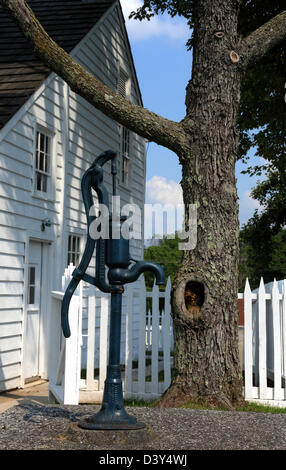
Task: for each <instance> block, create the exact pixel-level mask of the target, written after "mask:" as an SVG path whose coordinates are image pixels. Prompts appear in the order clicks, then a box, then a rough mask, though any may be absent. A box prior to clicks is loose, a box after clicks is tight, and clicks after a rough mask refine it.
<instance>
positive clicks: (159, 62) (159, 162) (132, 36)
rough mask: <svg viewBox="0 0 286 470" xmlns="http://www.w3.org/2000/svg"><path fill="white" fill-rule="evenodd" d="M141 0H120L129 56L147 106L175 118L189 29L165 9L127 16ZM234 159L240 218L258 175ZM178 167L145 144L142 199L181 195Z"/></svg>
mask: <svg viewBox="0 0 286 470" xmlns="http://www.w3.org/2000/svg"><path fill="white" fill-rule="evenodd" d="M140 4H141V0H121V5H122V8H123V12H124V15H125V21H126V27H127V31H128V36H129V40H130V44H131V49H132V53H133V59H134V62H135V67H136V71H137V76H138V80H139V85H140V88H141V93H142V98H143V104H144V106H145V107H146V108H148V109H150V110H151V111H154V112H156V113H158V114H161V115H162V116H164V117H166V118H168V119H172V120H175V121H179V120H181V119H182V118H183V117H184V115H185V88H186V85H187V83H188V80H189V79H190V76H191V67H192V53H191V52H189V51H187V48H186V46H185V44H186V41H187V39H188V37H189V30H188V27H187V24H186V21H185V20H184V19H181V18H178V19H172V18H171V17H169V16H168V15H163V16H160V17H155V18H154V19H152V20H151V21H149V22H148V21H142V22H139V21H135V20H129V19H128V14H129V13H130V12H131V11H132V10H135V9H137V7H138V6H140ZM245 168H246V166H245V165H243V164H242V163H241V162H238V163H237V167H236V177H237V188H238V196H239V218H240V223H241V224H243V223H245V222H246V221H247V220H248V218H249V217H251V215H252V214H253V211H254V209H255V208H256V207H258V204H257V202H256V201H254V200H253V199H252V198H251V197H250V191H251V188H252V187H254V186H255V184H256V180H257V178H256V177H252V178H250V177H249V176H248V175H242V174H241V170H242V169H245ZM180 179H181V167H180V165H179V163H178V159H177V156H176V155H175V154H174V153H172V152H171V151H169V150H167V149H165V148H163V147H160V146H158V145H156V144H154V143H150V144H148V147H147V174H146V180H147V184H146V202H147V203H156V202H159V203H164V201H165V200H166V201H167V200H168V197H170V194H173V195H174V197H175V199H176V198H177V199H178V200H179V199H180V192H181V189H180V186H179V182H180Z"/></svg>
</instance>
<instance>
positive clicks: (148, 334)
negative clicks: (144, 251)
mask: <svg viewBox="0 0 286 470" xmlns="http://www.w3.org/2000/svg"><path fill="white" fill-rule="evenodd" d="M72 271H73V267H72V266H70V267H69V268H68V269H67V270H66V272H65V275H64V276H63V282H62V291H61V292H52V298H53V301H54V304H53V305H54V309H58V315H60V306H61V299H62V297H63V294H64V289H65V287H66V285H67V283H68V281H69V279H70V276H71V273H72ZM279 289H280V290H279ZM86 296H87V303H88V307H87V311H88V316H87V334H83V328H82V324H83V322H82V317H83V300H82V298H83V288H82V286H81V287H80V288H79V289H78V290H77V291H76V293H75V295H74V297H73V300H72V302H71V306H70V313H69V318H70V324H71V331H72V334H71V337H70V338H68V339H65V338H63V336H61V339H60V341H59V348H58V353H57V354H56V352H55V351H56V348H54V351H53V357H54V361H52V362H53V364H52V372H51V374H50V396H51V397H52V398H55V399H56V400H57V401H59V402H60V403H65V404H78V403H87V402H94V403H96V402H98V403H101V401H102V396H103V388H104V381H105V377H106V366H107V359H108V340H109V335H108V325H109V309H110V297H109V294H103V293H101V292H100V291H98V290H97V289H95V288H94V287H93V286H91V287H89V288H88V289H87V290H86ZM170 296H171V282H170V279H168V282H167V285H166V289H165V291H161V290H159V288H158V286H156V285H154V286H153V289H152V291H147V290H146V287H145V282H144V278H143V276H142V277H141V278H140V279H139V280H138V281H137V283H134V284H129V285H126V286H125V293H124V297H125V303H123V305H124V309H123V310H124V311H123V317H124V318H123V320H124V321H123V322H122V325H123V333H124V334H123V337H124V338H123V343H122V348H121V349H123V355H122V358H123V359H122V366H123V370H122V380H123V393H124V397H125V398H132V397H135V398H139V399H144V400H152V399H154V398H157V397H159V396H160V395H161V394H162V393H163V392H164V391H165V390H166V389H167V388H168V387H169V385H170V383H171V368H172V359H173V358H172V350H173V329H172V319H171V302H170ZM136 297H137V303H138V305H139V306H140V309H139V315H138V318H137V320H139V321H138V324H137V326H136V328H135V329H134V317H135V315H134V299H136ZM148 299H150V300H148ZM238 299H243V300H244V344H243V364H242V369H243V375H244V396H245V399H246V400H248V401H256V402H260V403H268V404H270V405H276V406H283V407H284V406H286V388H285V381H286V380H285V378H286V280H283V281H279V282H278V283H277V281H275V280H274V282H273V283H269V284H266V285H264V282H263V279H261V282H260V286H259V289H256V290H255V291H253V292H252V291H251V288H250V285H249V282H248V280H246V284H245V290H244V293H239V294H238ZM149 303H150V304H151V305H148V304H149ZM161 303H163V306H162V305H161ZM147 307H148V308H147ZM96 310H97V315H95V312H96ZM55 314H56V312H55ZM96 318H99V325H98V326H97V323H96V321H97V320H96ZM97 328H98V330H99V336H98V337H96V329H97ZM84 337H86V339H87V342H86V356H85V359H84V366H85V367H86V375H85V377H84V378H83V377H81V370H82V369H83V349H84V348H83V342H84ZM97 343H99V345H98V344H97ZM134 344H135V345H136V347H135V348H134V347H133V345H134ZM96 348H98V358H97V351H96ZM56 357H57V358H58V359H57V360H56ZM96 361H97V362H98V364H99V367H95V366H96V365H97V364H96ZM149 363H150V364H149ZM160 371H161V374H163V380H162V381H161V379H159V377H160V376H159V373H160ZM162 371H163V372H162Z"/></svg>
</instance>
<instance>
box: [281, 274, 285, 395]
mask: <svg viewBox="0 0 286 470" xmlns="http://www.w3.org/2000/svg"><path fill="white" fill-rule="evenodd" d="M281 320H282V346H283V356H282V359H283V369H282V375H283V377H284V387H285V388H284V398H285V400H286V384H285V382H286V279H284V280H283V284H282V319H281Z"/></svg>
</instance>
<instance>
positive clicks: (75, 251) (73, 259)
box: [67, 235, 80, 266]
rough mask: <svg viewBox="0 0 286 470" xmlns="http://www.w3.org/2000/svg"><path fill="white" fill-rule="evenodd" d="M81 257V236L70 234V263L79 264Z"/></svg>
mask: <svg viewBox="0 0 286 470" xmlns="http://www.w3.org/2000/svg"><path fill="white" fill-rule="evenodd" d="M79 258H80V237H79V236H78V235H69V241H68V263H67V265H69V264H73V265H74V266H77V265H78V264H79Z"/></svg>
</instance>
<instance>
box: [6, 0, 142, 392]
mask: <svg viewBox="0 0 286 470" xmlns="http://www.w3.org/2000/svg"><path fill="white" fill-rule="evenodd" d="M28 3H29V5H30V6H31V8H32V9H33V11H34V12H35V14H36V16H37V17H38V18H39V20H40V22H41V23H42V24H43V26H44V27H45V28H46V30H47V31H48V33H49V34H50V35H51V36H52V38H53V39H55V41H56V42H58V43H59V44H60V45H61V46H62V47H64V48H65V49H66V50H67V51H68V52H69V53H70V54H71V55H72V56H73V57H74V58H75V59H76V60H77V61H78V62H79V63H80V64H82V65H83V66H84V67H85V68H86V69H87V70H88V71H89V72H91V73H92V74H94V75H95V76H96V77H98V78H99V79H100V80H102V81H103V82H104V83H106V84H107V85H108V86H110V87H111V88H112V89H114V90H118V91H119V92H120V93H121V94H123V95H125V96H126V97H127V98H128V99H130V100H131V101H133V102H134V103H136V104H138V105H140V106H142V101H141V95H140V90H139V86H138V81H137V78H136V72H135V69H134V63H133V60H132V55H131V50H130V45H129V41H128V37H127V33H126V28H125V23H124V18H123V15H122V10H121V6H120V3H119V1H118V0H115V1H114V0H103V1H100V0H99V1H84V0H74V1H71V0H49V1H48V0H30V1H28ZM107 149H113V150H115V151H117V152H118V155H119V159H118V169H119V172H118V188H119V194H120V196H121V203H122V204H126V203H130V202H131V203H136V204H138V205H139V207H141V208H143V204H144V195H145V142H144V140H143V139H142V138H140V137H139V136H137V135H135V134H134V133H131V132H129V131H128V130H127V129H125V128H122V126H120V125H118V124H117V123H116V122H114V121H112V120H111V119H109V118H107V117H105V116H104V115H103V114H102V113H101V112H100V111H97V110H96V109H95V108H93V107H92V106H91V105H89V104H88V103H87V102H86V101H85V100H84V99H82V98H81V97H79V96H77V95H75V93H73V92H72V91H71V90H70V89H69V87H68V86H67V85H66V84H65V83H64V82H63V80H62V79H60V78H59V77H57V76H56V75H55V74H54V73H51V71H50V70H49V69H48V68H47V67H46V66H45V65H44V64H43V63H42V62H41V61H40V60H39V59H38V58H36V56H34V54H33V51H32V48H31V46H30V45H29V44H28V43H27V41H26V40H25V39H24V37H23V36H22V34H21V32H20V30H19V29H18V27H17V26H16V25H15V24H14V23H13V22H12V20H10V18H9V17H8V15H7V14H6V12H4V11H3V9H2V7H1V8H0V198H1V200H0V390H8V389H12V388H17V387H22V386H24V384H25V383H27V382H29V381H30V380H31V379H35V378H38V377H42V378H48V361H49V345H50V338H49V331H50V325H51V323H52V322H53V315H54V314H55V313H54V312H53V311H51V291H52V290H55V289H60V286H61V276H62V274H63V272H64V269H65V268H66V267H67V265H68V264H69V263H70V262H72V263H73V264H76V263H77V262H78V260H79V258H80V255H81V253H82V250H83V248H84V245H85V234H86V216H85V212H84V206H83V202H82V196H81V190H80V182H81V177H82V175H83V173H84V171H85V170H86V169H87V168H88V167H89V166H90V164H91V163H92V161H93V159H94V158H95V157H96V156H97V155H99V154H100V153H101V152H103V151H105V150H107ZM106 166H107V168H106V171H105V181H106V182H107V185H108V188H109V190H110V191H111V177H110V173H109V172H110V164H107V165H106ZM130 243H131V255H132V257H133V258H136V259H142V257H143V243H142V242H141V241H140V240H132V241H131V242H130Z"/></svg>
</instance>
